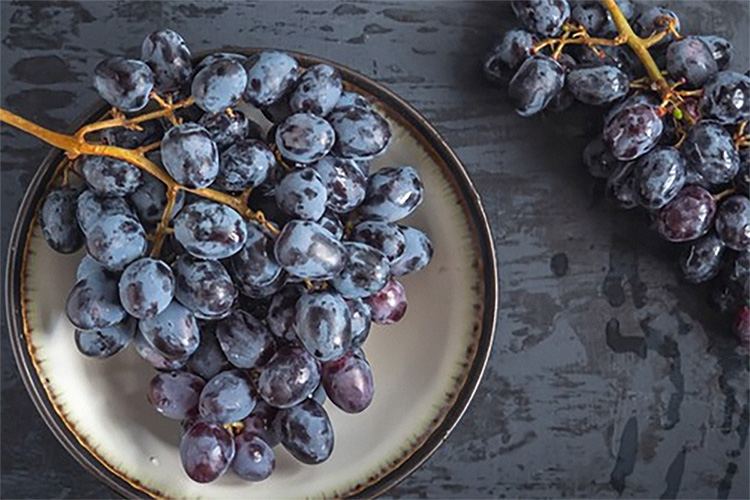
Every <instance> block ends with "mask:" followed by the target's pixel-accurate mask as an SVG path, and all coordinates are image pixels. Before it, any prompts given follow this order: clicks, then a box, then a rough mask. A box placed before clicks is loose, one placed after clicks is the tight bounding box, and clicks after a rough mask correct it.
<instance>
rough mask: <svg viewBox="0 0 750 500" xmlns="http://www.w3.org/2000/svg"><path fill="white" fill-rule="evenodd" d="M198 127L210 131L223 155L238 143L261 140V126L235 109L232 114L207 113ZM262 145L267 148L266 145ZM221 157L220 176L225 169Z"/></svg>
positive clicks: (212, 138)
mask: <svg viewBox="0 0 750 500" xmlns="http://www.w3.org/2000/svg"><path fill="white" fill-rule="evenodd" d="M198 125H200V126H201V127H203V128H205V129H206V130H207V131H208V135H209V136H210V137H211V140H212V141H214V143H215V144H216V147H217V148H218V149H219V152H220V153H223V152H224V151H225V150H226V149H227V148H229V147H230V146H232V145H233V144H235V143H236V142H239V141H243V140H247V139H260V137H261V130H260V126H259V125H258V124H257V123H255V122H254V121H251V120H250V119H249V118H248V117H247V116H246V115H245V113H243V112H242V111H240V110H239V109H234V108H232V112H231V113H229V112H224V113H213V114H211V113H206V114H205V115H203V116H202V117H201V118H200V120H198ZM261 144H263V146H265V143H261ZM266 149H268V148H266ZM269 152H270V151H269ZM220 157H221V161H220V162H219V163H220V172H219V176H221V170H223V169H224V155H223V154H221V155H220ZM241 189H244V188H241Z"/></svg>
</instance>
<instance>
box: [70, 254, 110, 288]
mask: <svg viewBox="0 0 750 500" xmlns="http://www.w3.org/2000/svg"><path fill="white" fill-rule="evenodd" d="M106 269H107V268H106V267H104V266H103V265H101V264H99V262H97V260H96V259H95V258H93V257H92V256H90V255H89V254H86V255H84V256H83V258H82V259H81V262H79V263H78V269H76V283H77V282H79V281H81V280H82V279H83V278H85V277H86V276H88V275H89V274H91V273H93V272H95V271H106Z"/></svg>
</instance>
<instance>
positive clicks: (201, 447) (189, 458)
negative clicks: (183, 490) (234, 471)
mask: <svg viewBox="0 0 750 500" xmlns="http://www.w3.org/2000/svg"><path fill="white" fill-rule="evenodd" d="M234 454H235V449H234V439H233V438H232V435H231V434H230V433H229V431H227V430H226V429H224V428H223V427H222V426H221V425H219V424H215V423H212V422H204V421H201V420H198V421H197V422H195V423H194V424H193V425H192V426H191V427H190V429H188V430H187V431H186V432H185V433H184V434H183V435H182V439H181V440H180V459H181V460H182V466H183V468H184V469H185V472H186V473H187V475H188V476H190V479H192V480H193V481H196V482H199V483H210V482H211V481H215V480H216V479H218V478H219V477H221V476H222V475H223V474H224V473H225V472H226V471H227V469H229V466H230V464H231V463H232V460H233V459H234Z"/></svg>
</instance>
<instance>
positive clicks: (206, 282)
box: [172, 255, 237, 319]
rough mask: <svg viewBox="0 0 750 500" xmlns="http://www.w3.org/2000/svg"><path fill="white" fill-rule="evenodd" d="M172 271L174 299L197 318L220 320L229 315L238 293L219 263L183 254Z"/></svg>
mask: <svg viewBox="0 0 750 500" xmlns="http://www.w3.org/2000/svg"><path fill="white" fill-rule="evenodd" d="M172 269H173V272H174V276H175V298H176V299H177V300H178V301H180V303H182V305H184V306H185V307H187V308H188V309H190V310H191V311H192V312H193V314H195V316H196V317H197V318H200V319H220V318H224V317H226V316H227V315H229V313H230V311H231V308H232V304H234V299H235V298H236V297H237V290H236V289H235V287H234V283H233V282H232V279H231V278H230V277H229V274H228V273H227V271H226V269H224V266H223V265H222V264H221V262H219V261H217V260H199V259H196V258H194V257H191V256H189V255H182V256H180V257H179V258H178V259H177V260H176V261H175V263H174V264H173V265H172Z"/></svg>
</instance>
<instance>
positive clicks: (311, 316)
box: [295, 250, 377, 361]
mask: <svg viewBox="0 0 750 500" xmlns="http://www.w3.org/2000/svg"><path fill="white" fill-rule="evenodd" d="M376 251H377V250H376ZM295 326H296V331H297V337H299V340H300V341H301V342H302V345H304V346H305V348H306V349H307V350H308V352H310V354H312V355H313V356H315V358H317V359H319V360H321V361H330V360H332V359H336V358H338V357H340V356H341V355H343V354H344V352H346V350H347V349H349V347H350V346H351V341H352V333H351V313H350V312H349V306H347V304H346V302H345V301H344V299H343V298H342V296H341V295H340V294H338V293H335V292H314V293H308V294H305V295H303V296H302V297H300V299H299V301H298V302H297V316H296V319H295Z"/></svg>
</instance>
